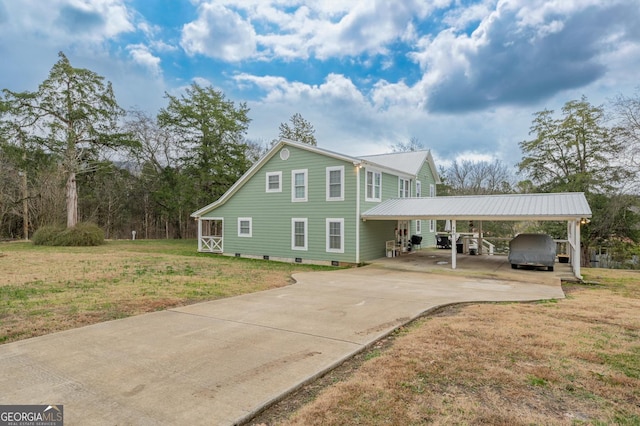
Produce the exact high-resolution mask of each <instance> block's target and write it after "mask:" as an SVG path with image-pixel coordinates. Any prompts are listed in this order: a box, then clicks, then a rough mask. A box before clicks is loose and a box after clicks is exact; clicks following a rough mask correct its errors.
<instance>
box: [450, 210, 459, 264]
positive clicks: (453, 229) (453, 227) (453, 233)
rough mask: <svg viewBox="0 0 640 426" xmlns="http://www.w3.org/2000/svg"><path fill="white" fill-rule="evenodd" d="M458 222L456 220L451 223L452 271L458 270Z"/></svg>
mask: <svg viewBox="0 0 640 426" xmlns="http://www.w3.org/2000/svg"><path fill="white" fill-rule="evenodd" d="M457 239H458V238H457V237H456V221H455V219H454V220H452V221H451V269H456V249H457V247H458V246H457V244H456V240H457Z"/></svg>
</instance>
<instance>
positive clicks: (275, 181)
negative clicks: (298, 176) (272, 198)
mask: <svg viewBox="0 0 640 426" xmlns="http://www.w3.org/2000/svg"><path fill="white" fill-rule="evenodd" d="M266 191H267V192H282V172H267V178H266Z"/></svg>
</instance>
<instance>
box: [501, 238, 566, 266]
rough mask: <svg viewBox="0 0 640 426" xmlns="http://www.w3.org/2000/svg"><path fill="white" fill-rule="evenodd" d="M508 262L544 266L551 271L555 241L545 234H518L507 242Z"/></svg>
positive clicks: (519, 264)
mask: <svg viewBox="0 0 640 426" xmlns="http://www.w3.org/2000/svg"><path fill="white" fill-rule="evenodd" d="M509 263H510V264H511V268H513V269H516V268H517V267H518V266H543V267H544V266H546V267H547V270H549V271H553V267H554V265H555V263H556V243H555V241H553V238H551V237H550V236H549V235H546V234H520V235H517V236H516V237H515V238H514V239H512V240H511V241H510V242H509Z"/></svg>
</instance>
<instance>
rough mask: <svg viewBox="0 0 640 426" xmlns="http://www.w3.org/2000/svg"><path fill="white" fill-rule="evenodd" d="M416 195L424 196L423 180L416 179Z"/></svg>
mask: <svg viewBox="0 0 640 426" xmlns="http://www.w3.org/2000/svg"><path fill="white" fill-rule="evenodd" d="M416 197H422V182H420V181H419V180H417V181H416Z"/></svg>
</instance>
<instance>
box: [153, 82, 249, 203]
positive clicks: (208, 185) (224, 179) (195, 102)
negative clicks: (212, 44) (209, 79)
mask: <svg viewBox="0 0 640 426" xmlns="http://www.w3.org/2000/svg"><path fill="white" fill-rule="evenodd" d="M166 97H167V99H168V100H169V104H168V105H167V107H166V108H163V109H161V110H160V112H159V114H158V123H159V124H160V126H161V127H162V128H163V129H166V130H167V131H169V132H170V133H171V134H172V135H173V136H172V137H173V138H174V140H176V141H179V149H180V152H181V155H182V156H181V158H180V167H181V170H177V169H174V170H173V171H172V173H174V172H175V173H178V172H179V173H180V174H183V173H184V175H185V176H187V177H188V179H186V180H185V179H182V178H181V177H178V176H175V175H173V174H172V176H171V180H172V181H173V182H174V183H175V184H178V185H180V184H182V183H183V184H184V188H183V187H180V188H181V189H184V193H189V194H191V195H192V196H191V197H190V199H191V200H192V202H191V203H190V206H188V207H189V208H195V207H201V206H202V205H203V204H206V203H210V202H211V201H212V200H215V199H217V198H218V197H220V196H221V195H222V194H224V192H225V191H226V190H227V189H228V188H229V187H231V185H233V184H234V183H235V182H236V181H237V180H238V179H239V178H240V176H242V174H243V173H244V172H245V171H246V170H247V169H248V168H249V167H250V166H251V162H250V160H249V159H248V158H247V144H246V142H245V139H244V135H245V133H246V131H247V128H248V126H249V122H250V121H251V120H250V119H249V117H248V112H249V109H248V108H247V106H246V104H245V103H241V104H239V106H238V107H236V106H235V104H234V102H232V101H230V100H227V99H226V98H225V95H224V94H223V93H222V92H219V91H216V90H214V89H213V88H211V87H202V86H200V85H198V84H197V83H193V84H192V85H191V86H190V87H189V88H187V89H186V91H185V94H183V95H181V96H179V97H177V96H172V95H169V94H166ZM167 172H168V171H167ZM167 177H168V178H169V176H167ZM174 178H175V180H174ZM177 191H179V189H178V188H176V187H174V189H173V192H174V195H175V192H177ZM183 206H184V205H183ZM185 207H186V206H185Z"/></svg>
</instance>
